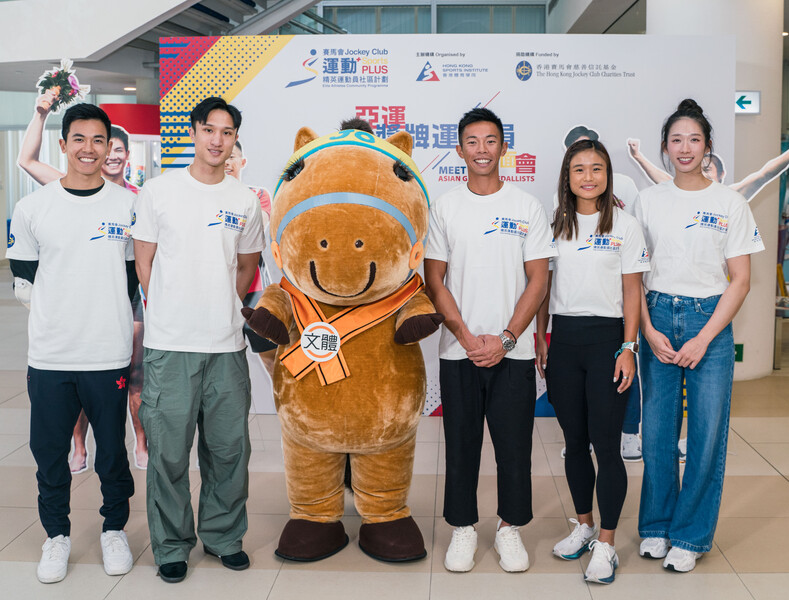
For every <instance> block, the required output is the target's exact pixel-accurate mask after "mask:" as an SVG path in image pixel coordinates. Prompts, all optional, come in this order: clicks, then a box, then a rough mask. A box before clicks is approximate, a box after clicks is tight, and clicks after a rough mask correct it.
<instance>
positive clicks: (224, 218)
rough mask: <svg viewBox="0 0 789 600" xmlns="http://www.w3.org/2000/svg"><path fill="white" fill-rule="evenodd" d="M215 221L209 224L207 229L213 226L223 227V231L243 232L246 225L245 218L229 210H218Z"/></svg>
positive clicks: (243, 215)
mask: <svg viewBox="0 0 789 600" xmlns="http://www.w3.org/2000/svg"><path fill="white" fill-rule="evenodd" d="M215 219H216V220H214V221H212V222H210V223H209V224H208V227H213V226H214V225H224V228H225V229H232V230H233V231H243V230H244V227H245V226H246V224H247V216H246V215H245V214H241V213H234V212H231V211H229V210H220V211H219V212H218V213H216V217H215Z"/></svg>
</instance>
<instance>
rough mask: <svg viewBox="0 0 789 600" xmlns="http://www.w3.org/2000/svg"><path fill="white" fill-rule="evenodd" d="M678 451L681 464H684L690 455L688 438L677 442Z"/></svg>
mask: <svg viewBox="0 0 789 600" xmlns="http://www.w3.org/2000/svg"><path fill="white" fill-rule="evenodd" d="M677 450H679V462H680V463H684V462H685V457H686V456H687V454H688V438H682V439H681V440H680V441H679V442H677Z"/></svg>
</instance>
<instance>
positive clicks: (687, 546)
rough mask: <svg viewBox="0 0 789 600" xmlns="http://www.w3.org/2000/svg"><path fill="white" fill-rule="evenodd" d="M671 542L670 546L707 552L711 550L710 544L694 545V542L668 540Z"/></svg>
mask: <svg viewBox="0 0 789 600" xmlns="http://www.w3.org/2000/svg"><path fill="white" fill-rule="evenodd" d="M669 541H670V542H671V547H672V548H682V549H683V550H690V551H691V552H709V551H710V550H712V544H709V545H707V546H696V545H695V544H689V543H688V542H683V541H682V540H673V539H672V540H669Z"/></svg>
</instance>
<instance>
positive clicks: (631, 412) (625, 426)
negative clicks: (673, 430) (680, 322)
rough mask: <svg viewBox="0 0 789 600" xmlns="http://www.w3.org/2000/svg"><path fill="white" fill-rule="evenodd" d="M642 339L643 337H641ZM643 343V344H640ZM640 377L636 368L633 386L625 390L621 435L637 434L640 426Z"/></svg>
mask: <svg viewBox="0 0 789 600" xmlns="http://www.w3.org/2000/svg"><path fill="white" fill-rule="evenodd" d="M642 339H643V337H642ZM642 343H643V342H642ZM640 387H641V376H640V374H639V372H638V368H636V373H635V375H634V376H633V384H632V385H631V386H630V389H629V390H627V394H628V396H627V406H626V408H625V421H624V423H622V433H633V434H637V433H638V426H639V425H640V424H641V390H640V389H639V388H640Z"/></svg>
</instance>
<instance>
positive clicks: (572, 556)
mask: <svg viewBox="0 0 789 600" xmlns="http://www.w3.org/2000/svg"><path fill="white" fill-rule="evenodd" d="M591 542H592V540H589V541H588V542H587V543H586V544H584V545H583V546H582V547H581V549H580V550H578V552H576V553H575V554H560V553H558V552H557V551H556V550H554V551H553V555H554V556H558V557H559V558H561V559H562V560H576V559H579V558H581V557H582V556H583V555H584V554H585V553H587V552H589V544H590V543H591Z"/></svg>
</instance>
